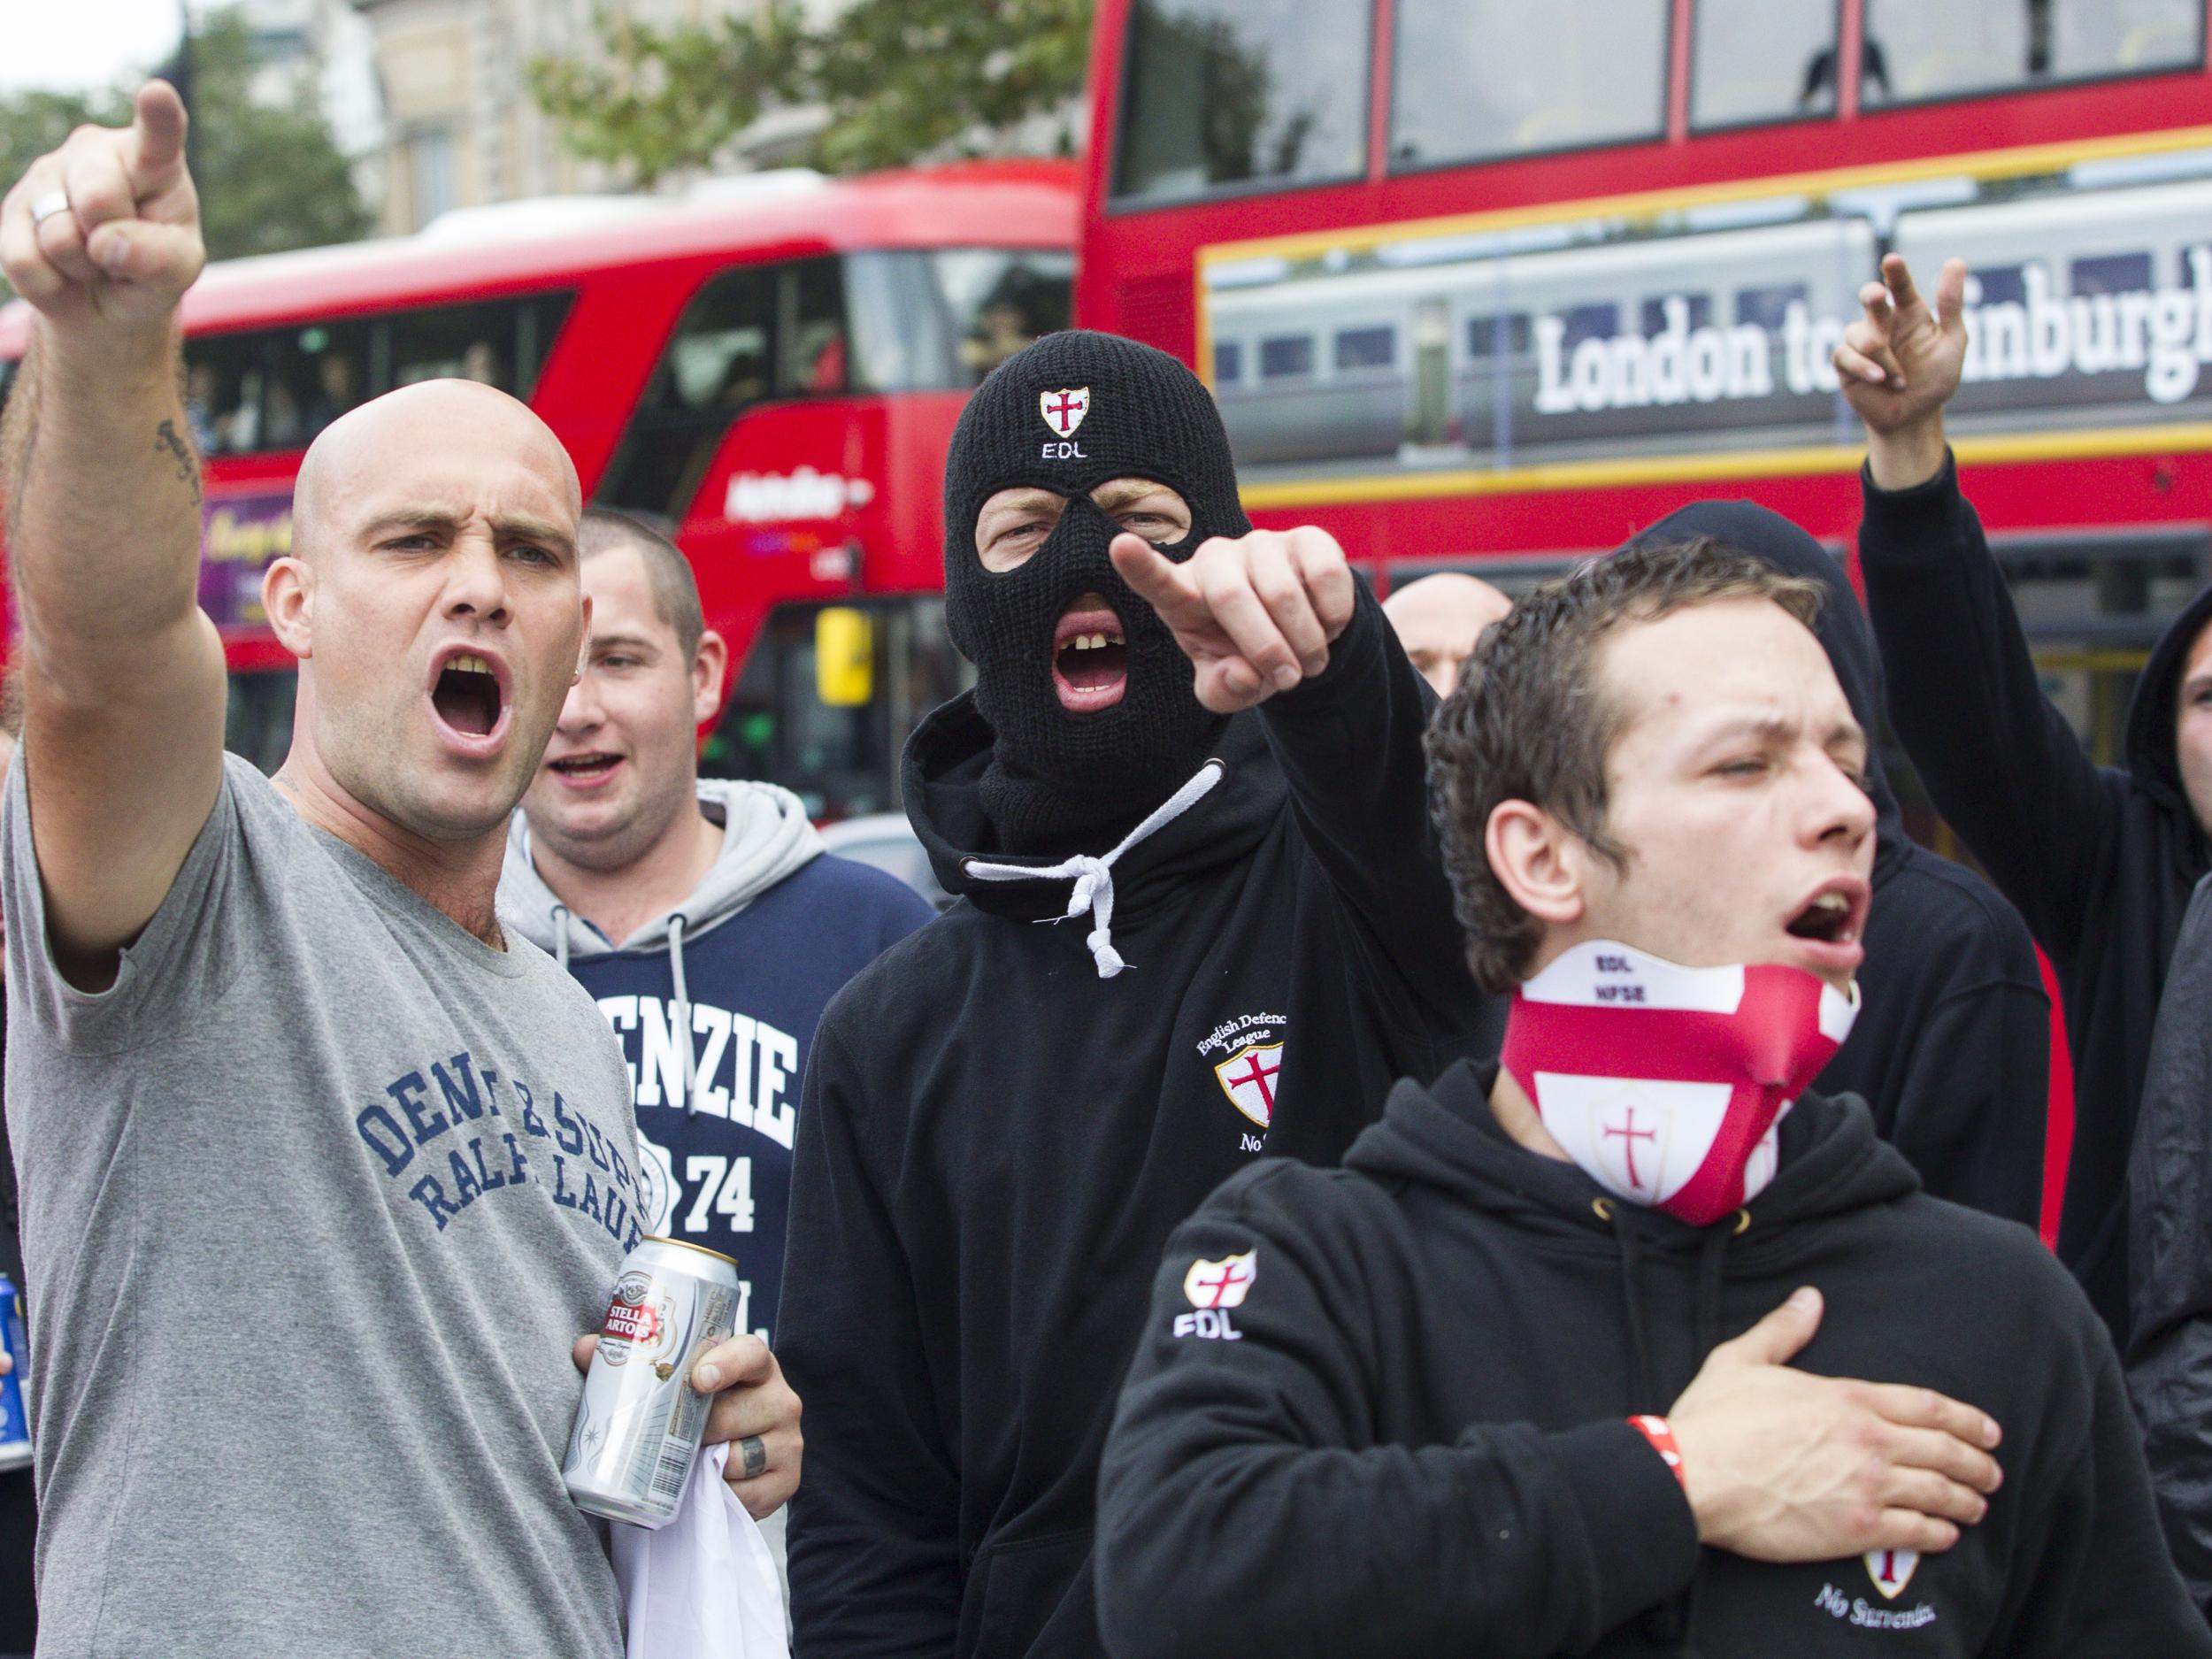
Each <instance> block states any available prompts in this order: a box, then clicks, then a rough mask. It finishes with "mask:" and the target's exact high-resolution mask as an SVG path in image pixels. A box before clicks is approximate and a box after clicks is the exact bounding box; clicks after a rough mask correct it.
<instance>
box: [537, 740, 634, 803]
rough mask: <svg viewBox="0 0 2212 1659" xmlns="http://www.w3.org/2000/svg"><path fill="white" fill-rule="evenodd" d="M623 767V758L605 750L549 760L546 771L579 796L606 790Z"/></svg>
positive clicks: (586, 750) (588, 751)
mask: <svg viewBox="0 0 2212 1659" xmlns="http://www.w3.org/2000/svg"><path fill="white" fill-rule="evenodd" d="M621 765H622V757H621V756H619V755H610V754H609V753H607V751H606V750H604V749H585V750H583V751H581V752H580V753H578V754H574V755H564V756H562V757H560V758H559V759H558V760H554V759H550V758H549V759H548V760H547V761H546V763H545V767H546V770H547V771H548V772H551V773H552V774H553V775H554V776H555V777H556V778H558V779H559V780H561V784H562V787H565V788H568V789H572V790H574V791H575V792H576V793H577V794H579V795H588V794H589V793H590V792H591V791H593V790H595V789H602V788H604V787H606V785H607V783H608V781H609V780H611V779H612V778H613V777H614V775H615V772H617V771H618V769H619V768H620V767H621Z"/></svg>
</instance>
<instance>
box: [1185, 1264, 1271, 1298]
mask: <svg viewBox="0 0 2212 1659" xmlns="http://www.w3.org/2000/svg"><path fill="white" fill-rule="evenodd" d="M1257 1255H1259V1252H1258V1251H1257V1250H1247V1251H1246V1252H1245V1253H1244V1254H1243V1255H1242V1256H1223V1257H1222V1258H1221V1260H1219V1261H1218V1262H1209V1261H1208V1260H1206V1258H1205V1257H1204V1256H1200V1257H1199V1258H1198V1260H1196V1261H1195V1262H1193V1263H1191V1264H1190V1271H1189V1272H1187V1273H1186V1274H1184V1275H1183V1294H1184V1295H1185V1296H1187V1297H1188V1298H1189V1299H1190V1305H1191V1306H1192V1307H1194V1308H1240V1307H1242V1306H1243V1305H1244V1293H1245V1292H1246V1291H1248V1290H1249V1289H1251V1288H1252V1281H1253V1280H1254V1279H1256V1278H1257V1277H1258V1276H1259V1271H1260V1270H1259V1263H1256V1261H1254V1260H1253V1257H1255V1256H1257Z"/></svg>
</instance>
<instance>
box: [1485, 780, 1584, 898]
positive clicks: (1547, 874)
mask: <svg viewBox="0 0 2212 1659" xmlns="http://www.w3.org/2000/svg"><path fill="white" fill-rule="evenodd" d="M1482 850H1483V852H1484V854H1485V855H1486V856H1487V857H1488V859H1489V860H1490V872H1491V873H1492V874H1493V875H1494V876H1495V877H1496V878H1497V879H1498V885H1499V886H1500V887H1503V888H1504V889H1505V891H1506V896H1507V897H1509V898H1510V899H1511V900H1512V901H1513V902H1515V903H1516V904H1517V905H1519V906H1520V907H1521V908H1522V909H1523V910H1526V911H1527V912H1528V913H1529V914H1530V915H1531V916H1533V917H1534V918H1536V919H1537V920H1538V921H1540V922H1545V923H1548V924H1549V925H1550V926H1555V927H1571V926H1574V925H1575V924H1576V923H1577V922H1578V921H1580V920H1581V919H1582V913H1583V910H1584V909H1585V908H1586V904H1587V902H1588V895H1587V894H1586V892H1585V890H1584V883H1585V881H1586V879H1587V876H1588V872H1589V861H1588V857H1587V850H1588V849H1586V848H1585V847H1584V845H1583V842H1582V838H1581V837H1580V836H1579V835H1577V834H1576V833H1574V832H1573V831H1572V830H1571V829H1569V828H1568V827H1567V826H1565V825H1564V824H1563V823H1561V822H1560V821H1559V820H1558V819H1557V818H1554V817H1553V816H1552V815H1551V814H1550V813H1549V812H1547V811H1546V810H1544V809H1543V808H1542V807H1540V806H1538V805H1536V804H1535V803H1532V802H1528V801H1501V802H1499V803H1498V804H1497V805H1496V806H1494V807H1493V808H1491V810H1490V821H1489V822H1488V823H1487V824H1486V825H1484V826H1483V832H1482Z"/></svg>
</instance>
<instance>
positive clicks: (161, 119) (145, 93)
mask: <svg viewBox="0 0 2212 1659" xmlns="http://www.w3.org/2000/svg"><path fill="white" fill-rule="evenodd" d="M185 125H186V116H185V112H184V100H183V99H182V98H180V97H179V96H177V89H176V88H174V87H173V86H171V85H170V84H169V83H168V82H167V81H148V82H147V83H146V84H145V85H144V86H142V87H141V88H139V89H138V96H136V97H135V98H134V99H133V100H132V120H131V131H130V138H129V141H128V142H127V144H126V145H125V147H124V148H125V163H126V165H127V166H128V167H129V169H130V172H131V178H132V182H133V183H134V185H135V186H136V187H137V194H138V195H140V196H147V195H150V194H151V193H152V192H154V191H155V190H157V189H159V188H162V187H163V186H164V185H166V184H168V183H169V182H170V181H171V177H172V175H173V173H175V172H176V171H177V170H178V169H179V168H180V167H181V166H182V165H184V132H185Z"/></svg>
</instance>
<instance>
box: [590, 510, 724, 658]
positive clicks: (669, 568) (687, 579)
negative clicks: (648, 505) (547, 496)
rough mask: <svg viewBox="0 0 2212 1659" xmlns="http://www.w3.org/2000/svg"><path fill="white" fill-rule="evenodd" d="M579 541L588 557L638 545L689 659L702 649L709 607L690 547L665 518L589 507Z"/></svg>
mask: <svg viewBox="0 0 2212 1659" xmlns="http://www.w3.org/2000/svg"><path fill="white" fill-rule="evenodd" d="M661 522H664V521H661ZM576 545H577V549H578V552H579V554H580V557H582V558H583V559H594V558H596V557H599V555H601V554H602V553H612V552H614V551H615V550H616V549H618V548H635V549H637V550H638V556H639V557H641V558H642V559H643V560H644V561H645V580H646V582H647V583H648V585H649V586H650V587H651V588H652V589H653V609H654V611H656V612H657V614H658V615H659V617H660V619H661V620H662V621H663V622H665V623H666V624H667V625H668V626H670V627H672V628H673V629H675V630H676V643H677V644H678V645H680V646H681V647H682V648H683V653H684V660H685V661H686V662H689V661H690V660H691V658H692V657H694V656H695V655H696V654H697V653H698V649H699V636H700V635H701V634H704V633H705V632H706V631H707V617H706V612H705V611H704V610H703V609H702V608H701V606H700V603H699V579H698V578H697V577H695V576H694V575H693V574H692V572H691V561H690V560H689V559H687V558H686V557H684V550H683V549H681V548H680V547H678V546H677V545H676V544H675V542H673V541H671V540H670V539H669V537H668V534H667V532H666V531H665V530H664V529H662V528H661V527H660V524H659V523H657V522H655V521H654V520H652V519H649V518H647V517H646V516H645V515H643V514H641V513H627V512H617V511H615V510H614V509H613V508H611V507H588V508H586V509H585V511H584V517H583V520H582V522H581V523H580V525H579V526H577V534H576Z"/></svg>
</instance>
